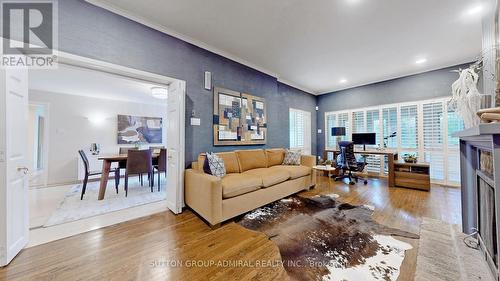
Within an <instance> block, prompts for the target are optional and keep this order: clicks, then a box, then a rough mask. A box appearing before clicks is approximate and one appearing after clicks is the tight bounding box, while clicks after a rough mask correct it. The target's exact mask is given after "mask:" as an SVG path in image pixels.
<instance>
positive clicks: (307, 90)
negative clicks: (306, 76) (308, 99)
mask: <svg viewBox="0 0 500 281" xmlns="http://www.w3.org/2000/svg"><path fill="white" fill-rule="evenodd" d="M277 79H278V82H280V83H283V84H286V85H288V86H290V87H293V88H295V89H299V90H301V91H303V92H306V93H308V94H310V95H313V96H317V95H318V93H317V92H316V91H313V90H311V89H308V88H306V87H303V86H300V85H298V84H296V83H295V82H292V81H290V80H286V79H283V78H279V77H278V78H277Z"/></svg>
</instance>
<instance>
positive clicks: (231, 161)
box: [198, 152, 240, 174]
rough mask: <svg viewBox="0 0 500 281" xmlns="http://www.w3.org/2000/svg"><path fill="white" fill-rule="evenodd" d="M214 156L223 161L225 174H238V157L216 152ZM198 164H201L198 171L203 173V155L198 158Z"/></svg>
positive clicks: (234, 154)
mask: <svg viewBox="0 0 500 281" xmlns="http://www.w3.org/2000/svg"><path fill="white" fill-rule="evenodd" d="M215 155H217V156H219V157H220V158H222V160H224V167H226V173H228V174H231V173H239V172H240V166H239V163H238V157H237V156H236V153H234V152H218V153H215ZM198 163H201V167H199V168H201V169H200V171H203V163H205V153H202V154H200V155H199V156H198Z"/></svg>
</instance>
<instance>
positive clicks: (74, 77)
mask: <svg viewBox="0 0 500 281" xmlns="http://www.w3.org/2000/svg"><path fill="white" fill-rule="evenodd" d="M28 77H29V85H30V90H38V91H45V92H55V93H60V94H69V95H77V96H86V97H93V98H101V99H111V100H121V101H129V102H135V103H150V104H158V102H159V101H160V100H158V99H156V98H153V97H152V96H151V88H152V87H155V86H160V85H157V84H154V83H150V82H146V81H141V80H136V79H132V78H128V77H124V76H119V75H115V74H111V73H107V72H101V71H96V70H91V69H86V68H81V67H75V66H69V65H65V64H59V65H58V68H57V69H38V70H35V69H33V70H30V72H29V76H28Z"/></svg>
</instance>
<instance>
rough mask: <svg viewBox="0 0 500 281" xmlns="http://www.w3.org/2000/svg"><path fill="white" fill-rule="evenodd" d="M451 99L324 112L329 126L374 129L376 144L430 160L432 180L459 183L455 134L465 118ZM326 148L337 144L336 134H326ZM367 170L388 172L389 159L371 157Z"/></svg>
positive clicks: (351, 129)
mask: <svg viewBox="0 0 500 281" xmlns="http://www.w3.org/2000/svg"><path fill="white" fill-rule="evenodd" d="M448 100H449V98H438V99H433V100H425V101H417V102H408V103H401V104H390V105H381V106H377V107H370V108H359V109H354V110H350V111H342V112H328V113H326V114H325V121H326V127H327V130H328V131H331V127H337V126H343V127H346V131H347V135H346V136H345V137H342V140H344V139H350V138H351V134H352V133H363V132H374V133H376V134H377V146H372V147H371V148H372V149H373V148H376V147H381V148H384V147H387V149H392V150H396V151H397V152H398V153H399V155H400V158H401V157H402V155H404V154H407V153H412V154H416V155H417V157H419V160H420V161H425V162H429V163H430V166H431V180H432V181H433V182H435V183H441V184H449V185H457V184H459V182H460V167H459V141H458V139H457V138H455V137H453V136H452V135H453V133H455V132H456V131H460V130H463V128H464V125H463V121H462V120H461V119H460V118H459V117H458V116H457V115H456V114H455V112H453V111H451V110H449V109H448V105H447V102H448ZM326 143H327V147H328V148H330V149H333V148H335V147H336V141H335V137H330V136H327V137H326ZM367 163H368V167H367V172H372V173H379V174H381V175H383V174H386V173H387V168H388V163H387V159H385V158H383V157H375V156H370V157H368V158H367Z"/></svg>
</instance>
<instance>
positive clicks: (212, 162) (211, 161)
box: [207, 152, 226, 178]
mask: <svg viewBox="0 0 500 281" xmlns="http://www.w3.org/2000/svg"><path fill="white" fill-rule="evenodd" d="M207 159H208V166H210V172H211V173H212V175H214V176H216V177H219V178H222V177H224V176H225V175H226V167H225V166H224V160H222V158H220V157H219V156H217V155H215V154H214V153H211V152H207Z"/></svg>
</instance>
